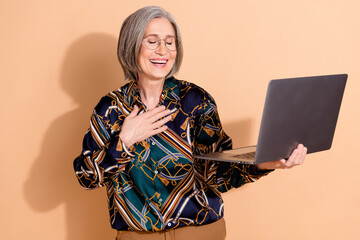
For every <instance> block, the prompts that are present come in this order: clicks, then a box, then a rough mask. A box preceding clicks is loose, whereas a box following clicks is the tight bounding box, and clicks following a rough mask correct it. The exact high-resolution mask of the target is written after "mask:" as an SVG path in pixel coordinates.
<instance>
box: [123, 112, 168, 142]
mask: <svg viewBox="0 0 360 240" xmlns="http://www.w3.org/2000/svg"><path fill="white" fill-rule="evenodd" d="M138 113H139V107H138V106H137V105H135V106H134V109H133V110H132V112H131V113H130V114H129V115H128V116H127V117H126V118H125V120H124V123H123V124H122V127H121V130H120V134H119V137H120V139H121V141H123V143H124V144H125V146H126V147H128V148H130V147H131V146H132V145H133V144H134V143H137V142H140V141H142V140H145V139H147V138H149V137H151V136H153V135H156V134H158V133H161V132H163V131H165V130H166V129H167V126H166V125H164V124H165V123H167V122H168V121H170V120H171V116H167V117H165V116H166V115H168V114H170V113H171V110H169V109H165V106H159V107H156V108H154V109H152V110H150V111H147V112H144V113H142V114H139V115H138ZM161 118H163V119H161Z"/></svg>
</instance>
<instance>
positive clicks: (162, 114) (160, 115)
mask: <svg viewBox="0 0 360 240" xmlns="http://www.w3.org/2000/svg"><path fill="white" fill-rule="evenodd" d="M170 112H171V111H170V109H165V110H163V111H160V112H157V113H155V114H153V115H152V116H150V117H149V120H150V121H151V122H156V121H158V120H159V119H161V118H163V117H165V116H166V115H169V114H170Z"/></svg>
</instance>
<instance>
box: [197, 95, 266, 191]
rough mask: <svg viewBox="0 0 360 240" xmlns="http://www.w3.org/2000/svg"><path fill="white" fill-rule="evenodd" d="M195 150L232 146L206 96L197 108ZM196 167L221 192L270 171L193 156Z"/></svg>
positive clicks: (202, 150)
mask: <svg viewBox="0 0 360 240" xmlns="http://www.w3.org/2000/svg"><path fill="white" fill-rule="evenodd" d="M199 111H200V112H201V114H200V117H199V121H198V124H197V130H196V136H195V138H196V140H195V145H196V150H195V151H196V154H200V155H202V154H206V153H210V152H217V151H222V150H228V149H232V140H231V138H230V137H229V136H228V135H226V133H225V132H224V131H223V129H222V126H221V122H220V118H219V114H218V112H217V107H216V104H215V101H214V100H213V99H212V98H211V97H210V96H209V98H207V99H205V101H204V102H203V104H202V106H201V107H200V108H199ZM194 165H195V170H196V172H197V175H198V176H199V177H200V178H202V180H203V181H204V182H205V183H206V184H207V185H210V186H212V187H215V188H217V189H218V190H219V191H220V192H227V191H228V190H230V189H231V188H238V187H240V186H242V185H244V184H246V183H249V182H254V181H256V180H257V179H259V178H260V177H262V176H264V175H267V174H268V173H269V172H271V171H259V170H256V168H255V166H254V165H249V164H240V163H230V162H218V161H209V160H202V159H195V163H194Z"/></svg>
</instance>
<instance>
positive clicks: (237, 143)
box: [223, 119, 256, 148]
mask: <svg viewBox="0 0 360 240" xmlns="http://www.w3.org/2000/svg"><path fill="white" fill-rule="evenodd" d="M252 125H253V121H252V120H251V119H243V120H239V121H236V122H232V123H226V124H223V129H224V131H225V132H226V134H227V135H229V136H230V137H231V138H232V140H233V147H234V148H237V147H246V146H250V145H255V144H256V142H255V143H251V142H250V136H251V129H252Z"/></svg>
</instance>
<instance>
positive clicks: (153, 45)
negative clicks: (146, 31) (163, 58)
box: [144, 36, 160, 50]
mask: <svg viewBox="0 0 360 240" xmlns="http://www.w3.org/2000/svg"><path fill="white" fill-rule="evenodd" d="M144 42H145V46H146V47H147V48H148V49H151V50H155V49H157V48H158V47H159V43H160V38H158V37H156V36H148V37H147V38H145V39H144Z"/></svg>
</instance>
